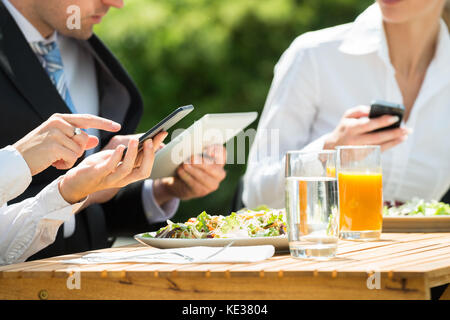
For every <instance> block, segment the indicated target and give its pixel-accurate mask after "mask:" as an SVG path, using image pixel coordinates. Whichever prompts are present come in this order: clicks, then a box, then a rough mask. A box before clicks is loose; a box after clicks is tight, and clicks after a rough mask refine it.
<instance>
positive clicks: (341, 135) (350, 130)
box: [324, 106, 411, 151]
mask: <svg viewBox="0 0 450 320" xmlns="http://www.w3.org/2000/svg"><path fill="white" fill-rule="evenodd" d="M369 112H370V107H368V106H358V107H355V108H352V109H349V110H348V111H347V112H346V113H345V114H344V116H343V117H342V119H341V122H340V123H339V125H338V126H337V127H336V129H334V131H333V132H331V133H330V134H329V135H328V136H327V138H326V139H325V144H324V149H334V148H335V147H336V146H344V145H379V146H380V148H381V151H385V150H387V149H389V148H392V147H394V146H396V145H398V144H399V143H402V142H403V141H405V140H406V138H407V137H408V134H409V133H410V132H411V131H410V130H409V129H407V128H396V129H389V130H384V131H378V132H372V131H373V130H376V129H380V128H384V127H387V126H389V125H392V124H394V123H395V122H397V121H398V117H397V116H390V115H384V116H381V117H378V118H373V119H369V118H368V116H369Z"/></svg>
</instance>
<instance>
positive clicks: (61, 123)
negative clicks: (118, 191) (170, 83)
mask: <svg viewBox="0 0 450 320" xmlns="http://www.w3.org/2000/svg"><path fill="white" fill-rule="evenodd" d="M80 128H85V129H87V128H95V129H102V130H107V131H114V132H115V131H118V130H119V129H120V124H118V123H115V122H113V121H110V120H107V119H103V118H100V117H96V116H92V115H82V114H69V115H63V114H56V115H53V116H52V117H51V118H50V119H49V120H47V121H46V122H44V123H43V124H42V125H41V126H39V127H38V128H36V129H35V130H33V131H32V132H30V133H29V134H28V135H27V136H25V137H24V138H23V139H21V140H20V141H18V142H17V143H15V144H14V145H13V146H7V147H5V148H3V149H0V265H2V264H10V263H15V262H22V261H25V260H26V259H27V258H28V257H29V256H31V255H33V254H34V253H36V252H37V251H39V250H41V249H43V248H44V247H46V246H48V245H49V244H51V243H52V242H53V241H54V239H55V236H56V232H57V231H58V228H59V227H60V225H61V224H62V223H63V222H64V221H67V220H68V219H69V218H70V216H71V215H72V214H74V213H76V212H77V211H78V210H79V209H80V208H81V207H82V206H83V204H84V203H85V202H86V199H87V197H88V195H89V194H92V193H94V192H97V191H100V190H105V189H110V188H118V187H123V186H125V185H127V184H129V183H132V182H135V181H137V180H141V179H145V178H147V177H148V176H150V173H151V169H152V166H153V158H154V152H155V150H156V149H157V148H158V147H159V145H160V143H161V142H162V140H163V139H164V137H165V136H166V133H160V134H159V135H158V136H156V137H155V138H154V139H153V140H154V141H152V140H147V141H148V142H147V141H146V143H145V144H144V151H143V152H142V153H139V155H138V140H137V139H131V140H130V142H129V143H128V151H127V152H126V154H125V156H124V158H123V160H122V155H123V152H124V150H125V146H124V145H119V146H117V147H116V148H115V149H113V150H107V151H102V152H98V153H96V154H93V155H91V156H89V157H88V158H86V159H85V160H83V161H82V162H81V163H80V164H79V165H78V166H76V167H75V168H72V169H71V170H69V171H68V172H67V173H66V174H65V175H63V176H61V177H59V178H58V179H57V180H55V181H54V182H52V183H51V184H50V185H48V186H47V187H45V188H44V189H43V190H42V191H41V192H40V193H39V194H38V195H36V196H35V197H33V198H29V199H26V200H24V201H22V202H20V203H17V204H13V205H10V206H7V205H6V202H7V201H9V200H11V199H14V198H15V197H17V196H18V195H19V194H21V193H22V192H23V191H25V189H26V188H27V187H28V185H29V184H30V182H31V177H32V176H33V175H35V174H37V173H39V172H41V171H43V170H45V169H46V168H47V167H49V166H51V165H53V166H55V167H56V168H58V169H68V168H70V167H71V166H73V164H74V163H75V161H76V160H77V158H79V157H80V156H81V155H82V154H83V153H84V151H85V150H87V149H91V148H93V147H95V146H96V145H97V144H98V139H97V138H96V137H94V136H89V135H88V134H87V133H85V132H84V131H82V130H80Z"/></svg>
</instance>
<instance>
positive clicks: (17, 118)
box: [0, 2, 149, 259]
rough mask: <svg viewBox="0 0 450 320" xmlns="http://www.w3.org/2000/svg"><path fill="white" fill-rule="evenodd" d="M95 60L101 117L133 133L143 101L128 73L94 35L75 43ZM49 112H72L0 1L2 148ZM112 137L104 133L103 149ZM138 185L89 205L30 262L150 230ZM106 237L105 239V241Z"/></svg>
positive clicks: (48, 177)
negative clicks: (68, 231)
mask: <svg viewBox="0 0 450 320" xmlns="http://www.w3.org/2000/svg"><path fill="white" fill-rule="evenodd" d="M79 42H80V45H83V46H86V48H87V49H88V50H90V51H91V53H92V54H93V56H94V60H95V65H96V72H97V80H98V88H99V97H100V101H99V102H100V108H99V109H100V116H103V117H106V118H109V119H112V120H115V121H117V122H119V123H121V124H122V129H121V131H120V132H119V133H118V134H132V133H134V132H135V130H136V127H137V125H138V123H139V120H140V117H141V115H142V111H143V107H142V99H141V96H140V94H139V92H138V90H137V88H136V86H135V85H134V83H133V81H132V80H131V79H130V77H129V75H128V74H127V73H126V71H125V70H124V69H123V68H122V66H121V65H120V63H119V62H118V61H117V60H116V59H115V57H114V56H113V55H112V53H111V52H110V51H109V50H108V49H107V48H106V47H105V46H104V44H103V43H102V42H101V41H100V40H99V39H98V38H97V37H96V36H95V35H93V36H92V37H91V38H90V39H89V40H87V41H81V40H80V41H79ZM53 113H70V111H69V109H68V107H67V106H66V104H65V102H64V101H63V100H62V98H61V97H60V95H59V93H58V92H57V90H56V88H55V86H54V85H53V84H52V82H51V81H50V78H49V77H48V75H47V74H46V72H45V70H44V69H43V67H42V66H41V64H40V63H39V61H38V59H37V57H36V55H35V54H34V52H33V51H32V50H31V49H30V47H29V45H28V43H27V41H26V39H25V37H24V36H23V34H22V32H21V31H20V29H19V28H18V26H17V25H16V23H15V21H14V19H13V18H12V17H11V15H10V14H9V12H8V11H7V9H6V8H5V7H4V5H3V4H2V3H1V2H0V147H4V146H6V145H9V144H13V143H14V142H16V141H17V140H19V139H21V138H22V137H23V136H25V135H26V134H27V133H28V132H30V131H31V130H33V129H34V128H36V127H37V126H39V125H40V124H41V123H42V122H44V121H45V120H47V119H48V118H49V117H50V116H51V115H52V114H53ZM112 135H113V134H112V133H106V132H102V133H101V137H100V145H101V146H104V145H105V144H106V143H107V142H108V141H109V139H110V138H111V136H112ZM62 174H64V171H60V170H56V169H55V168H53V167H50V168H49V169H47V170H45V171H44V172H42V173H40V174H38V175H36V176H34V177H33V182H32V183H31V185H30V186H29V188H28V189H27V190H26V191H25V193H23V194H22V195H21V196H20V197H19V198H17V199H14V200H13V202H17V201H20V200H22V199H24V198H28V197H31V196H34V195H36V194H37V193H38V192H39V191H40V190H42V188H44V187H45V186H46V185H48V184H49V183H50V182H51V181H53V180H55V179H56V178H57V177H58V176H60V175H62ZM141 188H142V182H136V183H134V184H132V185H130V186H128V187H126V188H123V189H122V190H121V191H120V192H119V194H118V195H117V196H116V197H115V198H114V199H113V200H111V201H110V202H108V203H106V204H104V205H93V206H91V207H89V208H87V209H86V210H84V211H82V212H80V213H78V214H77V215H76V229H75V233H74V235H73V236H71V237H70V238H68V239H64V237H63V228H62V227H61V228H60V230H59V232H58V234H57V237H56V240H55V242H54V244H52V245H50V246H49V247H47V248H46V249H44V250H42V251H41V252H39V253H37V254H36V255H35V256H33V257H32V258H31V259H33V258H44V257H48V256H54V255H61V254H68V253H73V252H80V251H85V250H92V249H98V248H104V247H106V246H108V245H110V244H111V243H112V239H113V237H114V236H117V235H120V234H133V233H137V232H142V231H146V230H148V228H149V225H148V222H147V220H146V217H145V214H144V211H143V207H142V200H141ZM108 239H109V240H108Z"/></svg>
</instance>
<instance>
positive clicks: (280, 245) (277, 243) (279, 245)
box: [134, 232, 289, 251]
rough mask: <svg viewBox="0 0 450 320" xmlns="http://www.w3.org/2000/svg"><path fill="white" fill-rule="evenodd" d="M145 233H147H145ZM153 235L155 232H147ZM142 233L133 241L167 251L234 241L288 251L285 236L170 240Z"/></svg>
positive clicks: (237, 243) (223, 244)
mask: <svg viewBox="0 0 450 320" xmlns="http://www.w3.org/2000/svg"><path fill="white" fill-rule="evenodd" d="M145 233H147V232H145ZM149 233H150V234H152V235H155V232H149ZM143 234H144V233H140V234H137V235H135V236H134V239H136V240H137V241H139V242H140V243H143V244H145V245H149V246H152V247H155V248H160V249H169V248H185V247H195V246H209V247H223V246H226V245H227V244H228V243H230V242H231V241H234V243H233V246H259V245H269V244H271V245H273V246H274V247H275V249H276V250H278V251H280V250H288V249H289V243H288V240H287V236H286V235H283V236H277V237H255V238H212V239H172V238H147V237H143V236H142V235H143Z"/></svg>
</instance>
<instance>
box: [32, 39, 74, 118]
mask: <svg viewBox="0 0 450 320" xmlns="http://www.w3.org/2000/svg"><path fill="white" fill-rule="evenodd" d="M31 48H32V49H33V51H34V52H35V53H36V54H37V56H38V58H39V60H40V61H41V63H42V66H43V67H44V69H45V71H47V74H48V76H49V77H50V79H51V80H52V82H53V84H54V85H55V87H56V89H57V90H58V92H59V94H60V95H61V97H62V98H63V100H64V101H65V102H66V104H67V106H68V107H69V109H70V111H72V113H77V112H76V109H75V106H74V105H73V102H72V98H71V97H70V93H69V89H68V88H67V84H66V80H65V77H64V70H63V62H62V58H61V53H60V51H59V48H58V44H57V43H56V41H52V42H49V43H44V42H42V41H39V42H32V43H31Z"/></svg>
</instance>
